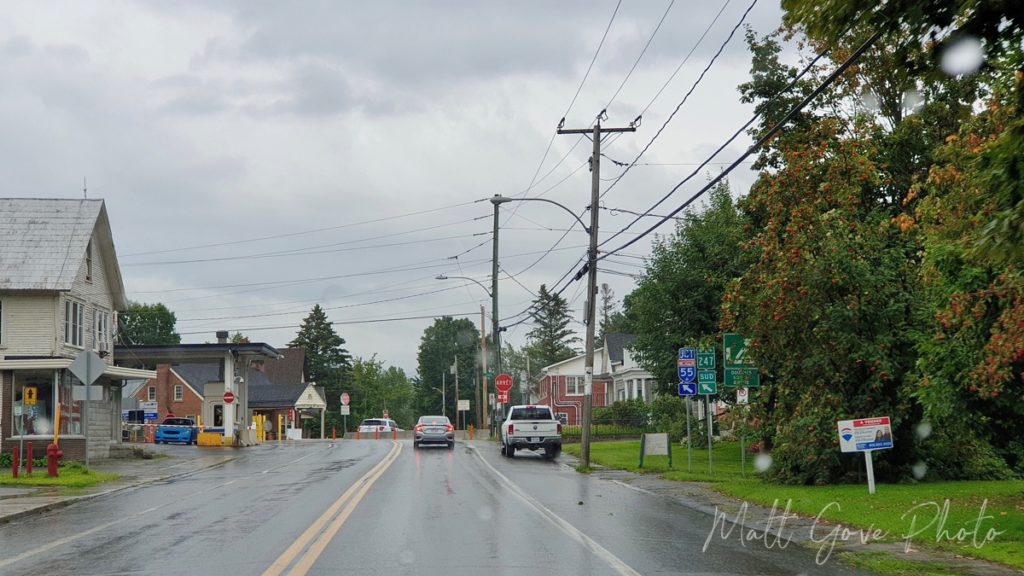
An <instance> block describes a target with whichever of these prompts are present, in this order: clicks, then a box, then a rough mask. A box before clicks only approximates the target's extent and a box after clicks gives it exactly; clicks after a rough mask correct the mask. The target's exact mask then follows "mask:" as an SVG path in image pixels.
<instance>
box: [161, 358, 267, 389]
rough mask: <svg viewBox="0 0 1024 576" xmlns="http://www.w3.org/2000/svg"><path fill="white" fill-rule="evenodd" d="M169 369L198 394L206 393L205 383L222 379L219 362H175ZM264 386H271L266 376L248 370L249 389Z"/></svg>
mask: <svg viewBox="0 0 1024 576" xmlns="http://www.w3.org/2000/svg"><path fill="white" fill-rule="evenodd" d="M171 370H174V373H175V374H177V375H178V377H179V378H181V379H182V380H184V381H185V383H186V384H188V385H189V386H191V387H192V389H194V390H195V391H196V392H198V393H199V395H200V396H205V395H206V391H205V390H206V385H207V384H210V383H214V382H216V383H220V382H223V381H224V375H223V374H222V373H221V368H220V364H175V365H173V366H171ZM266 386H273V384H272V383H271V382H270V380H267V377H266V376H264V375H263V374H260V372H259V371H258V370H249V390H252V389H253V388H257V387H266ZM250 394H251V392H250Z"/></svg>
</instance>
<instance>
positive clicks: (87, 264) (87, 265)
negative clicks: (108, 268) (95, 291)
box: [85, 240, 92, 282]
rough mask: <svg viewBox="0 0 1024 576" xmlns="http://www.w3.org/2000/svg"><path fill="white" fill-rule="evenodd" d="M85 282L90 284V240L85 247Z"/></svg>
mask: <svg viewBox="0 0 1024 576" xmlns="http://www.w3.org/2000/svg"><path fill="white" fill-rule="evenodd" d="M85 281H86V282H92V240H89V244H87V245H86V247H85Z"/></svg>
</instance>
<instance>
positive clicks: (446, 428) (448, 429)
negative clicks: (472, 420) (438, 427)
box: [444, 424, 455, 432]
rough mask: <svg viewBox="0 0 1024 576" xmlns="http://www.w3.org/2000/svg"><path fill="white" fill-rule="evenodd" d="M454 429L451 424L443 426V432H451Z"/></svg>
mask: <svg viewBox="0 0 1024 576" xmlns="http://www.w3.org/2000/svg"><path fill="white" fill-rule="evenodd" d="M454 430H455V426H452V425H451V424H446V425H445V427H444V431H445V432H453V431H454Z"/></svg>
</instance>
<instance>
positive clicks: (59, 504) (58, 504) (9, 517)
mask: <svg viewBox="0 0 1024 576" xmlns="http://www.w3.org/2000/svg"><path fill="white" fill-rule="evenodd" d="M237 459H238V456H232V457H231V458H226V459H224V460H221V461H219V462H214V463H212V464H209V465H206V466H200V467H198V468H193V469H191V470H185V471H183V472H178V473H175V474H168V475H166V476H154V477H152V478H146V479H143V480H139V481H137V482H131V483H128V484H124V485H123V486H116V487H114V488H110V489H108V490H101V491H99V492H95V493H91V494H81V495H78V496H64V497H61V498H60V500H57V501H54V502H49V503H46V504H40V505H39V506H35V507H32V508H27V509H25V510H19V511H17V512H11V513H9V514H4V515H2V516H0V524H6V523H8V522H12V521H14V520H18V519H21V518H24V517H26V516H32V515H34V514H43V513H45V512H49V511H51V510H56V509H57V508H64V507H66V506H71V505H73V504H77V503H79V502H84V501H86V500H93V499H95V498H100V497H102V496H108V495H110V494H116V493H118V492H125V491H127V490H131V489H133V488H138V487H140V486H145V485H147V484H153V483H155V482H163V481H165V480H172V479H175V478H181V477H184V476H189V475H191V474H195V473H197V472H202V471H203V470H209V469H211V468H216V467H217V466H223V465H224V464H227V463H228V462H232V461H234V460H237Z"/></svg>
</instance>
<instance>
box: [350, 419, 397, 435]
mask: <svg viewBox="0 0 1024 576" xmlns="http://www.w3.org/2000/svg"><path fill="white" fill-rule="evenodd" d="M398 430H401V428H399V427H398V423H396V422H395V421H394V420H391V419H390V418H367V419H366V420H363V421H362V422H361V423H360V424H359V433H360V434H373V433H375V432H376V433H378V434H384V433H387V434H390V433H392V432H395V431H398Z"/></svg>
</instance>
